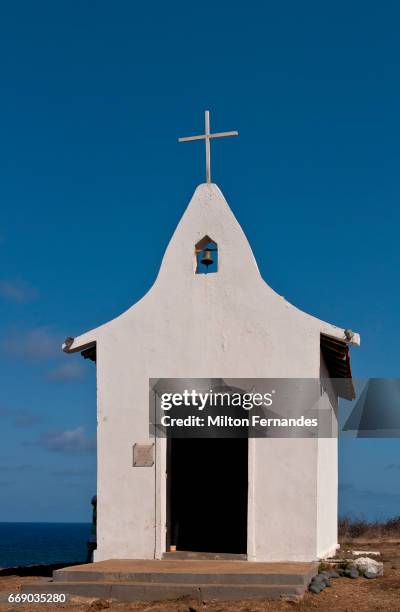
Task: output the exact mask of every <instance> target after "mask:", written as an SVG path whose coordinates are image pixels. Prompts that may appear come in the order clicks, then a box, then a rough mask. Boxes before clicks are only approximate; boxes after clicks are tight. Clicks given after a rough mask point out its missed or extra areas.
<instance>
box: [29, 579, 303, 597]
mask: <svg viewBox="0 0 400 612" xmlns="http://www.w3.org/2000/svg"><path fill="white" fill-rule="evenodd" d="M304 590H305V587H304V586H300V585H293V584H237V583H236V584H221V583H214V584H211V583H198V584H196V585H193V584H186V583H184V584H181V583H171V582H169V583H148V582H134V583H132V582H114V581H112V582H105V581H102V582H94V581H91V582H83V581H82V582H53V581H44V582H39V581H38V582H35V583H34V584H31V585H28V584H24V585H22V587H21V593H25V594H30V593H32V594H34V593H48V594H50V593H57V594H61V593H63V594H65V595H66V596H67V600H68V598H69V597H70V596H79V597H96V598H105V599H116V600H118V601H125V602H127V601H160V600H166V599H177V598H179V597H184V596H186V597H193V598H196V599H198V600H199V601H209V600H212V599H217V600H221V601H227V600H238V599H265V598H270V599H278V598H280V597H286V596H287V597H293V596H298V595H302V594H303V593H304Z"/></svg>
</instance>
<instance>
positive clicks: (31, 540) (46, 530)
mask: <svg viewBox="0 0 400 612" xmlns="http://www.w3.org/2000/svg"><path fill="white" fill-rule="evenodd" d="M89 537H90V523H0V568H1V567H13V566H16V565H34V564H37V563H64V562H65V563H67V562H70V561H85V559H86V553H87V548H86V542H87V541H88V539H89Z"/></svg>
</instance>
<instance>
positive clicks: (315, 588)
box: [308, 582, 323, 593]
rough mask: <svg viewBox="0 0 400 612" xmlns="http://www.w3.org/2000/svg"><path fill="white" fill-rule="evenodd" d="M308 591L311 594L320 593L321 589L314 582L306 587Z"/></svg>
mask: <svg viewBox="0 0 400 612" xmlns="http://www.w3.org/2000/svg"><path fill="white" fill-rule="evenodd" d="M308 590H309V591H311V593H320V592H321V591H322V590H323V589H322V588H321V586H320V585H319V584H317V583H316V582H312V583H311V584H310V586H309V587H308Z"/></svg>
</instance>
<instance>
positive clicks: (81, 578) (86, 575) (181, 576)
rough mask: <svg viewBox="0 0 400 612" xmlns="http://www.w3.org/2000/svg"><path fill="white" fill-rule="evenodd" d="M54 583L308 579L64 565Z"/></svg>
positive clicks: (302, 580) (302, 578)
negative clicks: (69, 566) (140, 570)
mask: <svg viewBox="0 0 400 612" xmlns="http://www.w3.org/2000/svg"><path fill="white" fill-rule="evenodd" d="M53 578H54V582H55V583H57V584H58V583H62V584H66V583H68V582H71V583H78V582H84V583H89V582H94V583H95V582H107V583H115V582H129V583H131V584H135V583H140V584H143V583H146V584H160V585H161V584H166V585H167V584H180V585H182V584H190V585H193V586H197V585H199V584H209V585H213V584H227V585H230V584H236V585H246V584H248V585H253V584H254V585H269V584H271V585H279V584H287V585H292V586H306V583H307V585H308V583H309V582H310V580H311V577H309V576H308V574H290V573H281V572H280V573H273V572H271V573H251V574H249V573H231V572H229V571H227V572H224V573H216V572H204V571H201V572H179V571H168V572H157V571H152V572H130V571H125V572H119V571H97V572H93V571H86V572H85V570H84V569H82V570H80V571H79V572H77V571H74V570H71V571H68V568H66V569H62V570H57V571H55V572H54V573H53Z"/></svg>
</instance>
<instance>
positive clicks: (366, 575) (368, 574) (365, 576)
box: [364, 572, 378, 578]
mask: <svg viewBox="0 0 400 612" xmlns="http://www.w3.org/2000/svg"><path fill="white" fill-rule="evenodd" d="M364 578H378V574H374V573H373V572H364Z"/></svg>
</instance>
